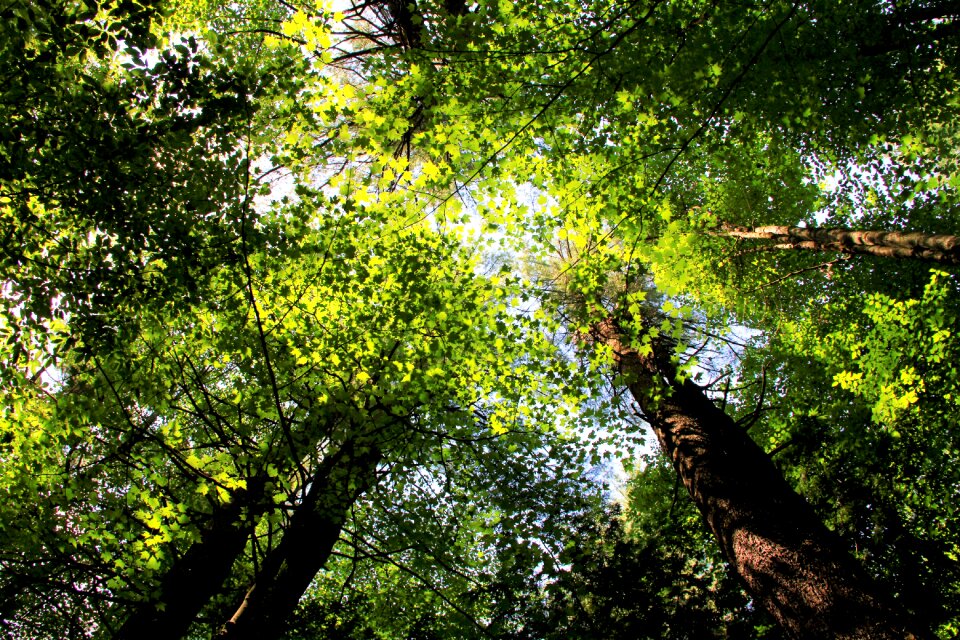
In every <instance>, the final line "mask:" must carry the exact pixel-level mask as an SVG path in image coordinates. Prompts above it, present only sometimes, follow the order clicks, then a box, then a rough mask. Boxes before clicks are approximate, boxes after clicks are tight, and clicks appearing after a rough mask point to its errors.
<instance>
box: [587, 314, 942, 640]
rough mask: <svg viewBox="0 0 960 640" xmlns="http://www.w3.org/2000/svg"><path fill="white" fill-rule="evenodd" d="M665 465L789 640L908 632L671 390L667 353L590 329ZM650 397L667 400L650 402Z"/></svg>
mask: <svg viewBox="0 0 960 640" xmlns="http://www.w3.org/2000/svg"><path fill="white" fill-rule="evenodd" d="M592 337H593V339H594V340H595V341H598V342H601V343H603V344H605V345H606V346H608V347H610V348H611V349H612V351H613V356H614V360H615V362H616V365H617V367H618V369H619V371H620V372H621V373H622V374H624V375H625V376H626V377H627V378H628V380H630V383H629V388H630V391H631V393H632V394H633V396H634V397H635V398H636V400H637V402H638V403H639V404H640V406H641V409H642V411H643V414H644V416H645V418H646V419H647V420H648V421H649V423H650V425H651V427H652V428H653V430H654V432H655V433H656V435H657V438H658V439H659V441H660V445H661V447H662V448H663V451H664V452H665V453H666V454H667V455H668V456H669V457H670V459H671V460H672V461H673V464H674V466H675V468H676V469H677V472H678V473H679V474H680V478H681V479H682V480H683V483H684V485H685V486H686V488H687V490H688V491H689V493H690V496H691V497H692V498H693V501H694V502H695V503H696V505H697V508H698V509H699V510H700V512H701V513H702V514H703V516H704V517H705V519H706V521H707V524H708V525H709V527H710V529H711V531H712V532H713V534H714V536H715V537H716V539H717V541H718V542H719V544H720V548H721V550H722V551H723V553H724V555H725V557H726V558H727V560H728V562H730V564H731V565H732V566H733V568H734V569H735V570H736V571H737V573H738V574H739V575H740V577H741V578H742V579H743V581H744V582H745V583H746V586H747V589H748V591H749V592H750V594H751V595H752V596H753V598H754V599H755V600H756V601H757V602H758V603H759V604H762V606H764V607H765V608H766V609H767V610H768V611H769V612H770V613H771V614H772V615H773V617H774V618H775V619H776V620H777V621H778V622H779V623H780V625H781V626H782V627H783V628H784V629H785V630H786V631H787V633H788V635H789V636H790V637H792V638H803V639H804V640H812V639H817V638H823V639H827V638H830V639H833V638H838V639H864V640H866V639H871V640H878V639H882V640H885V639H891V640H892V639H894V638H896V639H899V640H903V639H904V638H918V637H926V635H925V634H917V635H914V633H916V632H914V633H910V632H908V631H907V630H906V626H905V622H904V620H903V619H902V618H901V617H900V616H899V615H897V614H896V613H894V612H893V611H892V610H891V609H890V608H889V606H888V604H887V603H886V601H885V598H884V597H882V596H881V592H880V591H879V590H878V589H877V587H876V586H875V585H874V584H873V583H872V582H871V581H870V580H869V579H868V578H867V577H866V576H864V575H863V574H862V573H861V571H860V570H859V567H858V566H857V564H856V562H855V560H854V559H853V558H852V557H850V556H849V555H848V553H847V552H846V551H845V550H844V548H843V545H842V543H841V541H840V540H839V539H838V538H837V536H836V535H835V534H834V533H833V532H831V531H829V530H828V529H827V528H826V527H825V526H824V525H823V523H822V522H821V521H820V520H819V518H818V517H817V516H816V514H815V513H814V511H813V509H812V508H811V507H810V506H809V505H808V504H807V503H806V501H805V500H804V499H803V498H802V497H800V496H799V495H798V494H797V493H795V492H794V491H793V489H792V488H791V487H790V486H789V485H788V484H787V482H786V481H785V480H784V478H783V476H782V475H781V474H780V473H779V471H778V470H777V469H776V467H775V466H774V465H773V462H772V461H771V460H770V458H769V456H767V455H766V453H764V451H763V450H762V449H761V448H760V447H759V446H757V444H756V443H754V442H753V440H752V439H751V438H750V437H749V436H748V435H747V434H746V433H745V431H744V430H743V429H742V428H741V427H739V426H738V425H737V424H736V423H735V422H734V421H733V420H732V419H731V418H730V417H729V416H727V414H726V413H724V412H723V411H721V410H720V409H718V408H717V407H716V406H715V405H714V404H713V402H712V401H711V400H710V399H709V398H708V397H707V396H706V394H705V393H704V392H703V389H701V388H700V387H699V386H697V385H695V384H694V383H693V382H691V381H689V380H686V381H684V382H683V383H680V382H677V380H676V376H675V373H676V372H675V370H674V368H673V366H672V364H670V356H671V349H670V347H669V346H668V345H666V344H663V343H659V344H656V342H655V344H654V349H653V353H652V354H651V355H649V356H642V355H640V354H639V353H638V352H637V351H636V350H635V349H634V348H633V347H631V346H630V345H629V341H628V340H627V339H626V338H625V336H624V335H623V333H622V332H621V330H620V327H619V325H617V323H616V322H614V321H612V320H608V321H605V322H602V323H599V324H597V325H595V326H594V327H593V335H592ZM651 389H666V391H667V393H666V394H665V395H666V396H667V397H664V398H659V399H656V400H654V399H652V397H651V394H650V393H649V391H650V390H651Z"/></svg>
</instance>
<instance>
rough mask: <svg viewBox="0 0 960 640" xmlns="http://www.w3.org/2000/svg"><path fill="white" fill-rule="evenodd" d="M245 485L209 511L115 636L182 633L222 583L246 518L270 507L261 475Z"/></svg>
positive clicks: (140, 638)
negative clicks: (156, 590)
mask: <svg viewBox="0 0 960 640" xmlns="http://www.w3.org/2000/svg"><path fill="white" fill-rule="evenodd" d="M247 486H248V488H247V489H246V490H244V491H240V492H238V493H237V494H235V495H234V496H233V499H232V501H231V502H230V503H228V504H226V505H224V506H223V507H221V508H220V509H219V510H218V511H216V512H215V513H214V514H212V516H211V520H210V522H209V523H208V525H207V527H206V528H205V529H204V531H203V532H202V533H201V536H200V540H199V541H197V542H195V543H194V544H193V545H191V546H190V548H189V549H187V551H186V553H184V554H183V556H181V557H180V558H179V559H177V560H176V562H174V564H173V566H172V567H171V568H170V570H169V571H167V573H166V575H165V576H164V577H163V580H162V581H161V585H160V595H159V596H157V597H156V598H152V599H150V600H149V601H148V602H144V603H143V604H142V605H140V606H139V607H138V608H137V609H136V610H135V611H134V612H133V614H132V615H131V616H130V617H129V618H127V620H126V621H125V622H124V623H123V626H121V627H120V630H119V631H118V632H117V636H116V637H117V638H119V639H120V640H145V639H149V638H158V639H159V638H164V639H168V638H169V639H174V638H182V637H184V636H185V635H186V634H187V631H188V630H189V628H190V625H191V624H192V623H193V621H194V620H195V619H196V617H197V615H198V614H199V613H200V610H201V609H202V608H203V607H204V605H206V604H207V602H209V601H210V599H211V598H212V597H213V596H214V595H216V594H217V592H218V591H219V590H220V589H221V588H222V587H223V583H224V582H225V581H226V579H227V577H228V576H229V575H230V569H231V568H232V567H233V563H234V561H235V560H236V559H237V557H238V556H240V554H242V553H243V549H244V547H245V546H246V544H247V538H248V536H249V534H250V529H249V527H248V526H247V525H248V524H249V523H250V522H251V520H253V519H255V518H257V517H259V516H260V515H262V514H263V513H264V512H265V511H266V510H268V509H270V508H274V507H275V505H274V504H273V500H272V499H271V500H265V496H266V490H265V489H266V477H264V478H263V479H254V480H251V481H249V482H248V483H247Z"/></svg>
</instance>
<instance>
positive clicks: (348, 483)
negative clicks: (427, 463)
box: [217, 444, 383, 640]
mask: <svg viewBox="0 0 960 640" xmlns="http://www.w3.org/2000/svg"><path fill="white" fill-rule="evenodd" d="M382 458H383V455H382V453H381V452H380V450H379V448H377V447H376V446H371V445H359V446H358V445H356V444H351V445H349V446H345V447H344V448H342V449H341V450H340V451H338V452H337V453H336V454H334V455H332V456H330V457H329V458H328V459H326V460H324V462H323V463H322V464H321V467H320V468H319V469H318V470H317V473H316V474H314V476H313V478H312V479H311V483H310V489H309V492H308V494H307V496H306V498H305V499H304V501H303V502H302V503H301V504H300V505H299V506H298V507H297V510H296V512H295V513H294V515H293V518H292V520H291V522H290V526H289V527H288V528H287V530H286V531H285V532H284V535H283V539H282V540H281V541H280V544H279V545H277V547H276V548H275V549H273V550H272V551H270V552H269V553H268V554H267V556H266V558H265V559H264V561H263V565H262V566H261V569H260V571H259V573H258V574H257V576H256V578H255V581H254V584H253V585H252V586H251V587H250V588H249V589H248V591H247V593H246V596H245V597H244V599H243V602H242V603H241V604H240V606H239V607H238V608H237V610H236V612H235V613H234V614H233V616H232V617H231V618H230V620H229V621H228V622H227V623H226V624H225V625H224V627H223V628H222V629H221V630H220V632H219V633H218V635H217V638H218V639H220V640H241V639H242V640H271V639H272V638H277V637H279V636H280V635H281V634H282V633H283V631H284V628H285V624H286V621H287V620H288V619H289V617H290V615H291V614H292V613H293V611H294V609H295V608H296V606H297V603H298V602H299V601H300V597H301V596H302V595H303V593H304V592H305V591H306V590H307V587H309V586H310V582H311V581H312V580H313V577H314V576H315V575H316V574H317V572H318V571H320V569H322V568H323V565H324V564H326V562H327V559H328V558H329V557H330V554H331V552H332V551H333V547H334V545H335V544H336V543H337V540H339V538H340V531H341V529H342V528H343V524H344V522H346V519H347V514H348V511H349V509H350V507H351V506H352V505H353V504H354V502H356V500H357V499H358V498H359V497H360V496H361V495H362V494H363V493H364V492H366V491H367V490H368V489H370V488H371V487H372V486H373V485H374V484H376V480H377V476H376V469H377V465H378V464H379V462H380V460H382Z"/></svg>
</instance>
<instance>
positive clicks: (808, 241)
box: [715, 225, 960, 265]
mask: <svg viewBox="0 0 960 640" xmlns="http://www.w3.org/2000/svg"><path fill="white" fill-rule="evenodd" d="M715 234H716V235H718V236H722V237H726V238H738V239H743V240H767V241H769V242H770V243H771V244H772V247H771V248H774V249H800V250H807V251H829V252H837V253H845V254H849V255H854V254H866V255H871V256H877V257H881V258H914V259H919V260H930V261H932V262H940V263H942V264H951V265H953V264H960V238H958V237H957V236H952V235H936V234H931V233H919V232H899V231H861V230H853V229H817V228H811V227H785V226H770V227H755V228H748V227H736V226H731V225H723V226H722V227H721V228H720V230H718V231H716V232H715Z"/></svg>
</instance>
